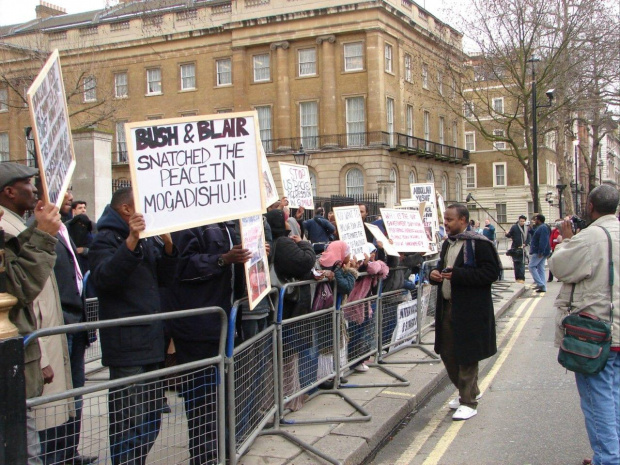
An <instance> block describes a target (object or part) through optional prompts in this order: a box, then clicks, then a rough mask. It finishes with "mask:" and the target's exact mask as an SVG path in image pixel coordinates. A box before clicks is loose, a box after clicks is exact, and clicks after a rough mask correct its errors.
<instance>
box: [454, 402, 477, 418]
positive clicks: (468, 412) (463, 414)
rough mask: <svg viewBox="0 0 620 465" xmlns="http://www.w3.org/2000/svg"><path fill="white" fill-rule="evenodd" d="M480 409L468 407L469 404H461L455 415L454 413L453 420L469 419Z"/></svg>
mask: <svg viewBox="0 0 620 465" xmlns="http://www.w3.org/2000/svg"><path fill="white" fill-rule="evenodd" d="M477 413H478V411H477V410H476V409H475V408H471V407H468V406H467V405H461V406H460V407H459V408H458V409H457V410H456V412H454V415H452V419H453V420H469V419H470V418H471V417H473V416H475V415H476V414H477Z"/></svg>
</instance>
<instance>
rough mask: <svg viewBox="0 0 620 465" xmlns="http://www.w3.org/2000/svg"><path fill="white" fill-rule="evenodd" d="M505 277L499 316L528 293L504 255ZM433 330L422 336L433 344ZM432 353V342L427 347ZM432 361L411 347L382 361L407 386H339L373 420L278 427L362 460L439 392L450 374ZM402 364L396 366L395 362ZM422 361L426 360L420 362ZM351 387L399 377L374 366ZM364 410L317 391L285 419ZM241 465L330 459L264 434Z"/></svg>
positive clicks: (334, 453) (349, 462)
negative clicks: (317, 393)
mask: <svg viewBox="0 0 620 465" xmlns="http://www.w3.org/2000/svg"><path fill="white" fill-rule="evenodd" d="M500 258H501V260H502V264H503V265H504V270H506V273H505V278H506V279H507V280H508V282H505V283H502V284H505V285H502V286H501V288H500V286H498V289H497V294H496V295H497V301H496V302H495V315H496V317H499V316H500V315H502V314H503V313H504V312H505V311H507V310H508V308H510V306H511V305H512V304H513V302H514V301H515V300H516V299H517V298H518V297H519V296H520V295H521V294H523V293H524V292H525V290H526V289H527V288H528V285H527V284H525V285H524V284H518V283H515V282H514V277H513V275H512V272H511V271H510V270H512V269H513V267H512V260H511V259H510V258H509V257H506V256H505V254H500ZM433 340H434V332H433V331H431V332H429V333H428V334H426V336H425V337H424V339H423V343H424V344H432V342H433ZM424 347H425V348H427V349H429V350H431V351H432V345H425V346H424ZM431 360H433V359H432V357H430V356H429V355H428V354H427V353H426V352H425V351H424V350H421V349H420V348H418V347H409V348H406V349H403V350H400V351H398V352H396V353H394V354H393V355H391V356H388V357H386V358H384V362H385V364H384V365H382V366H384V367H386V368H388V369H389V370H391V371H393V372H395V373H397V374H398V375H400V376H402V377H403V378H405V379H406V380H408V381H409V383H410V384H409V386H397V385H394V386H389V387H362V386H360V387H351V388H347V387H346V385H343V386H341V389H342V391H343V392H344V393H345V394H346V395H348V396H349V397H350V398H352V399H353V400H354V401H355V402H357V403H358V404H360V405H361V406H362V407H363V408H364V409H365V410H366V411H367V412H368V413H369V414H370V415H371V416H372V417H371V420H370V421H359V422H346V423H344V422H343V423H327V424H292V425H281V426H280V427H279V428H280V429H281V430H283V431H286V432H288V433H290V434H291V435H293V436H295V437H297V438H298V439H300V440H302V441H304V442H306V443H308V444H310V445H312V446H313V447H315V448H317V449H318V450H320V451H321V452H322V453H324V454H326V455H328V456H330V457H331V458H332V459H334V460H335V461H337V462H340V463H342V464H344V465H354V464H361V463H363V462H364V460H366V459H367V458H369V457H370V456H372V454H373V452H374V451H375V450H376V449H377V448H378V447H380V446H381V444H382V443H383V441H384V440H385V439H387V438H388V437H389V436H390V434H391V433H392V432H393V431H394V430H395V429H396V427H397V426H398V425H399V424H400V423H401V422H402V421H403V420H405V419H406V417H407V416H408V415H410V414H411V413H412V412H414V411H415V410H416V409H417V408H418V407H419V406H420V405H421V404H422V403H423V402H424V401H425V400H426V399H427V398H428V397H429V396H431V395H432V394H433V393H434V392H435V390H436V389H437V388H439V387H441V386H442V385H443V383H445V380H446V378H447V373H446V371H445V369H444V368H443V365H442V363H441V361H440V360H436V361H434V362H431V363H429V361H431ZM393 362H398V364H391V363H393ZM420 362H423V363H420ZM347 378H348V381H349V382H348V383H347V384H348V385H350V386H351V385H373V384H375V385H376V384H385V383H390V382H394V383H396V382H397V380H396V379H395V378H393V377H391V376H390V375H388V374H386V373H385V372H383V371H382V370H380V369H378V368H376V367H373V366H372V365H371V368H370V370H369V371H367V372H365V373H353V374H350V375H347ZM356 416H357V417H359V416H360V414H359V413H358V412H357V411H356V410H355V409H354V408H353V407H352V406H351V405H349V404H348V403H347V402H346V401H344V400H343V399H342V398H341V397H339V396H337V395H332V394H325V395H319V396H316V397H313V398H311V399H310V400H309V401H307V402H306V403H305V405H304V407H303V408H302V409H301V410H299V411H297V412H293V413H290V414H288V415H287V416H286V417H285V420H286V421H290V422H292V421H295V420H311V419H316V420H320V419H325V418H327V417H330V418H333V417H348V418H351V419H353V418H355V417H356ZM238 463H239V464H242V465H266V464H268V465H280V464H282V465H285V464H287V465H306V464H322V463H329V462H325V461H324V460H322V459H320V458H319V457H317V456H316V455H314V454H312V453H310V452H308V451H306V450H302V449H301V448H299V447H298V446H297V445H295V444H294V443H292V442H290V441H288V440H287V439H285V438H283V437H281V436H274V435H266V436H260V437H258V438H257V439H256V441H255V442H254V444H253V445H252V446H251V448H250V449H249V451H248V452H247V454H246V455H244V456H243V457H242V458H241V459H239V462H238Z"/></svg>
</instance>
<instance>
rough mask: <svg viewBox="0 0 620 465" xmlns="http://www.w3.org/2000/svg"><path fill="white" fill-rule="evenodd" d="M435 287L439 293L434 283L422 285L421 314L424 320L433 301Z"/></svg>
mask: <svg viewBox="0 0 620 465" xmlns="http://www.w3.org/2000/svg"><path fill="white" fill-rule="evenodd" d="M433 289H435V294H437V289H438V287H437V286H433V285H432V284H424V285H423V286H422V295H421V296H420V316H421V317H422V319H423V321H424V319H425V318H426V315H428V309H429V305H430V302H431V293H432V291H433Z"/></svg>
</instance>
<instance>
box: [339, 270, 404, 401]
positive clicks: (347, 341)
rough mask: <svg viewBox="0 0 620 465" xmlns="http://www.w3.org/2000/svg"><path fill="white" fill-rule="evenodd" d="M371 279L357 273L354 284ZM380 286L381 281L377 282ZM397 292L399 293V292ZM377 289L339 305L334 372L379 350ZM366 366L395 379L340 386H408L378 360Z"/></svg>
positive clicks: (379, 310) (347, 387)
mask: <svg viewBox="0 0 620 465" xmlns="http://www.w3.org/2000/svg"><path fill="white" fill-rule="evenodd" d="M369 279H370V280H371V279H372V276H369V275H368V273H360V274H359V277H358V279H357V282H356V286H357V285H359V284H361V283H364V282H368V280H369ZM378 288H379V290H380V288H381V282H379V283H378ZM398 293H400V294H403V292H402V291H398ZM380 296H381V294H380V292H379V293H377V294H374V295H372V294H371V295H369V296H368V297H365V298H362V299H358V300H353V301H352V300H348V301H347V302H346V303H345V304H343V305H340V306H339V309H338V310H339V311H337V312H336V313H337V318H338V319H339V320H340V321H339V322H338V324H337V326H336V327H337V328H338V333H339V335H338V339H337V340H338V341H340V345H339V347H338V349H339V350H340V351H341V353H340V354H339V355H340V356H337V357H335V360H337V361H338V364H339V365H340V366H339V369H338V370H337V371H338V372H343V371H345V372H346V371H350V370H352V369H354V368H355V367H356V366H358V365H360V364H361V363H363V362H365V361H366V360H368V359H369V358H370V357H376V356H377V354H378V353H379V352H380V348H381V346H380V343H379V337H380V336H379V327H380V326H379V322H380V320H381V319H382V318H380V317H379V314H380V312H381V305H380V301H381V299H380ZM366 365H367V366H369V367H372V368H376V369H379V370H381V371H382V372H384V373H385V374H387V375H388V376H391V377H392V378H395V379H396V380H397V381H395V382H387V381H386V382H377V383H365V384H360V383H352V382H348V383H346V384H340V385H339V387H340V388H341V389H351V388H366V387H390V386H392V387H393V386H408V385H409V381H407V380H406V379H405V378H403V377H402V376H400V375H398V374H397V373H394V372H393V371H391V370H389V369H387V368H386V367H384V366H382V365H381V364H378V363H367V364H366Z"/></svg>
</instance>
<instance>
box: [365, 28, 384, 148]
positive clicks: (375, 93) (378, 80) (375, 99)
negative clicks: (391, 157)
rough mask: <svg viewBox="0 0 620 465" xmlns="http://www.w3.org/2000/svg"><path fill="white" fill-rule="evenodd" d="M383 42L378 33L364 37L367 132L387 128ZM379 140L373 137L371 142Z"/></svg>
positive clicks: (371, 32)
mask: <svg viewBox="0 0 620 465" xmlns="http://www.w3.org/2000/svg"><path fill="white" fill-rule="evenodd" d="M383 48H384V41H383V37H382V36H381V32H380V31H370V32H368V33H367V35H366V69H367V70H368V101H367V102H366V118H367V121H368V123H367V127H368V132H373V131H383V130H385V128H386V127H387V123H386V114H385V105H386V103H385V69H384V68H385V61H384V59H385V57H384V53H385V52H384V49H383ZM373 139H374V140H380V138H377V137H373V138H371V140H373Z"/></svg>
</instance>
